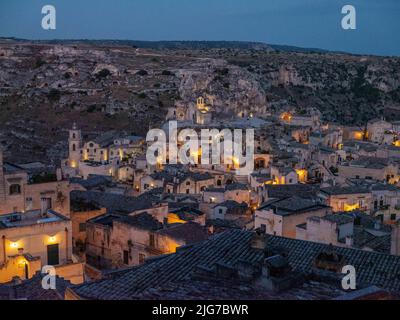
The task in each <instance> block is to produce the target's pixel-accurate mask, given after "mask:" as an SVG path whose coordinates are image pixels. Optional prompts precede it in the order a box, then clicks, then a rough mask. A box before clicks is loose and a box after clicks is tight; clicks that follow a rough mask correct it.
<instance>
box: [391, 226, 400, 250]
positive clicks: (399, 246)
mask: <svg viewBox="0 0 400 320" xmlns="http://www.w3.org/2000/svg"><path fill="white" fill-rule="evenodd" d="M399 240H400V226H399V221H396V223H395V224H393V225H392V234H391V237H390V254H392V255H395V256H399V255H400V241H399Z"/></svg>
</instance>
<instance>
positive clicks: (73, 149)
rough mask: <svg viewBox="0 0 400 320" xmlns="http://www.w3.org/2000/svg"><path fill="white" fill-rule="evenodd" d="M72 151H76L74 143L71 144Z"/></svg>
mask: <svg viewBox="0 0 400 320" xmlns="http://www.w3.org/2000/svg"><path fill="white" fill-rule="evenodd" d="M72 151H76V146H75V143H73V144H72Z"/></svg>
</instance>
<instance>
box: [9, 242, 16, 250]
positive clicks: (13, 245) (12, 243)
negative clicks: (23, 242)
mask: <svg viewBox="0 0 400 320" xmlns="http://www.w3.org/2000/svg"><path fill="white" fill-rule="evenodd" d="M10 247H11V248H14V249H15V248H18V242H11V243H10Z"/></svg>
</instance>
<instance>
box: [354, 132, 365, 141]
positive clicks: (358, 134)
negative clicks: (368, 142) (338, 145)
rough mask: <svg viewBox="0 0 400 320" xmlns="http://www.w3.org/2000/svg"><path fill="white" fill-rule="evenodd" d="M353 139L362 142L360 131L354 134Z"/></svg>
mask: <svg viewBox="0 0 400 320" xmlns="http://www.w3.org/2000/svg"><path fill="white" fill-rule="evenodd" d="M354 138H355V139H356V140H362V139H363V138H364V133H363V132H362V131H357V132H354Z"/></svg>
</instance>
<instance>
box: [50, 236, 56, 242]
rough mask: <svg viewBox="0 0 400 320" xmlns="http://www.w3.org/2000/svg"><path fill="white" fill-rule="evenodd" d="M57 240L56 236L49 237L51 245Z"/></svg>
mask: <svg viewBox="0 0 400 320" xmlns="http://www.w3.org/2000/svg"><path fill="white" fill-rule="evenodd" d="M56 240H57V238H56V236H51V237H49V243H54V242H56Z"/></svg>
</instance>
